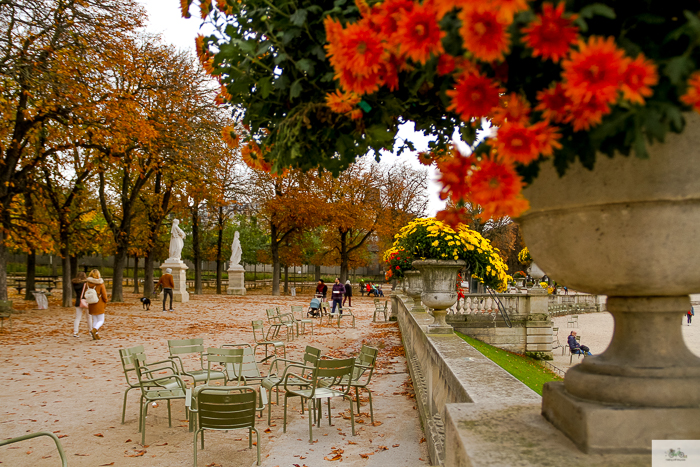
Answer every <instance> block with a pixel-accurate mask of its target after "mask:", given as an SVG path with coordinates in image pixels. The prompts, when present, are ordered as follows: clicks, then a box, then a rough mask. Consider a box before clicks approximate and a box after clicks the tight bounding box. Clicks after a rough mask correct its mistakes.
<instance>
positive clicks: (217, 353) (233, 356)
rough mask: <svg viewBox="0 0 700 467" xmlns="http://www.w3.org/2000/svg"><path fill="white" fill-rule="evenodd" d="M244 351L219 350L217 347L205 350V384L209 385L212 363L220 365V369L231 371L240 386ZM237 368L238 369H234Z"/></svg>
mask: <svg viewBox="0 0 700 467" xmlns="http://www.w3.org/2000/svg"><path fill="white" fill-rule="evenodd" d="M244 351H245V349H220V348H217V347H209V348H208V349H207V382H206V384H209V380H210V378H211V365H212V363H216V364H219V365H221V366H222V367H224V368H226V370H228V369H229V367H230V368H232V369H233V374H234V375H235V378H236V379H237V380H238V384H239V385H240V384H241V374H242V367H243V353H244ZM236 368H238V369H236ZM229 379H233V378H229Z"/></svg>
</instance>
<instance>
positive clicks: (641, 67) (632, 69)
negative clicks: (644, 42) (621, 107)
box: [622, 54, 659, 105]
mask: <svg viewBox="0 0 700 467" xmlns="http://www.w3.org/2000/svg"><path fill="white" fill-rule="evenodd" d="M658 82H659V75H658V73H657V72H656V65H655V64H654V62H652V61H651V60H646V59H645V57H644V54H639V56H638V57H637V58H635V59H634V60H631V61H629V62H628V63H627V67H626V68H625V71H624V72H623V73H622V97H623V98H625V99H627V100H628V101H630V102H632V103H633V104H639V105H644V98H645V97H650V96H651V95H652V94H653V93H654V92H653V91H652V90H651V86H654V85H656V83H658Z"/></svg>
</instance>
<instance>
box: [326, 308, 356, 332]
mask: <svg viewBox="0 0 700 467" xmlns="http://www.w3.org/2000/svg"><path fill="white" fill-rule="evenodd" d="M336 315H338V328H340V321H341V320H342V319H343V318H352V327H353V328H354V327H355V315H354V314H352V308H351V307H349V306H346V307H345V308H343V312H342V313H336ZM329 316H330V315H329Z"/></svg>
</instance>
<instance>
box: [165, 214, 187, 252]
mask: <svg viewBox="0 0 700 467" xmlns="http://www.w3.org/2000/svg"><path fill="white" fill-rule="evenodd" d="M179 224H180V221H179V220H177V219H173V228H172V229H171V230H170V234H171V236H170V252H169V253H170V257H169V258H168V259H169V260H170V259H172V260H175V261H181V256H182V247H184V246H185V237H186V235H185V232H183V230H182V229H181V228H180V227H178V225H179Z"/></svg>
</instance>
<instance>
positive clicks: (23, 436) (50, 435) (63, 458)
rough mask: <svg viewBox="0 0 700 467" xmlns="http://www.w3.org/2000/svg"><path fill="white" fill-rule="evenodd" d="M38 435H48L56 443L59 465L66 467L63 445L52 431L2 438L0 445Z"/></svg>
mask: <svg viewBox="0 0 700 467" xmlns="http://www.w3.org/2000/svg"><path fill="white" fill-rule="evenodd" d="M39 436H48V437H49V438H51V439H52V440H53V442H54V443H56V449H58V456H59V457H60V458H61V465H62V466H63V467H67V466H68V459H67V458H66V453H65V452H64V451H63V446H62V445H61V441H60V440H59V439H58V436H56V435H55V434H53V433H48V432H46V431H40V432H38V433H31V434H28V435H22V436H18V437H16V438H10V439H3V440H2V441H0V446H5V445H8V444H14V443H19V442H20V441H24V440H27V439H32V438H38V437H39Z"/></svg>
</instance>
